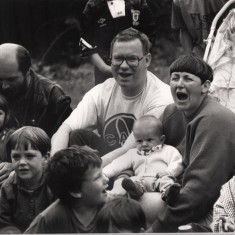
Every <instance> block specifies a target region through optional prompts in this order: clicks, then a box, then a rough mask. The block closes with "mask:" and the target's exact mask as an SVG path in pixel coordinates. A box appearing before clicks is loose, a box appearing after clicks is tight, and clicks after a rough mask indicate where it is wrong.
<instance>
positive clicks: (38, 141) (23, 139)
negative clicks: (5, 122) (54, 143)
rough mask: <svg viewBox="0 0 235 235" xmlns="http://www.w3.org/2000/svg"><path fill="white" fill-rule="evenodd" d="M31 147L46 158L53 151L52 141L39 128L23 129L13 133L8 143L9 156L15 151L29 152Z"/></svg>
mask: <svg viewBox="0 0 235 235" xmlns="http://www.w3.org/2000/svg"><path fill="white" fill-rule="evenodd" d="M29 146H30V147H31V148H32V149H34V150H38V151H39V152H40V153H41V154H42V156H44V155H46V154H47V153H48V152H49V151H50V150H51V140H50V138H49V137H48V135H47V134H46V132H45V131H44V130H42V129H41V128H39V127H33V126H24V127H21V128H20V129H18V130H16V131H15V132H13V133H12V134H11V136H10V138H9V140H8V141H7V144H6V151H7V156H10V155H11V151H12V150H13V149H23V150H28V148H29Z"/></svg>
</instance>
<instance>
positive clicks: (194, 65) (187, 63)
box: [170, 54, 213, 84]
mask: <svg viewBox="0 0 235 235" xmlns="http://www.w3.org/2000/svg"><path fill="white" fill-rule="evenodd" d="M174 72H186V73H191V74H193V75H196V76H197V77H199V78H200V79H201V81H202V84H203V83H204V82H205V81H206V80H209V81H210V82H212V81H213V70H212V68H211V67H210V66H209V65H208V64H207V63H206V62H205V61H204V60H203V59H201V58H200V57H198V56H196V55H192V54H190V55H183V56H180V57H179V58H178V59H176V60H175V61H174V62H173V63H172V64H171V66H170V74H172V73H174Z"/></svg>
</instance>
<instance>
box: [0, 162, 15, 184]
mask: <svg viewBox="0 0 235 235" xmlns="http://www.w3.org/2000/svg"><path fill="white" fill-rule="evenodd" d="M12 171H13V164H12V163H10V162H2V163H0V185H1V184H2V183H3V181H4V180H5V179H6V178H7V177H8V176H9V175H10V173H11V172H12Z"/></svg>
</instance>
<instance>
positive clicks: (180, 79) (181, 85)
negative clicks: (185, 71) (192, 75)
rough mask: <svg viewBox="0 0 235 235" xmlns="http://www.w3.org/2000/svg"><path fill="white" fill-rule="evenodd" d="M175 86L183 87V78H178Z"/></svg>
mask: <svg viewBox="0 0 235 235" xmlns="http://www.w3.org/2000/svg"><path fill="white" fill-rule="evenodd" d="M177 86H178V87H184V80H183V78H179V80H178V83H177Z"/></svg>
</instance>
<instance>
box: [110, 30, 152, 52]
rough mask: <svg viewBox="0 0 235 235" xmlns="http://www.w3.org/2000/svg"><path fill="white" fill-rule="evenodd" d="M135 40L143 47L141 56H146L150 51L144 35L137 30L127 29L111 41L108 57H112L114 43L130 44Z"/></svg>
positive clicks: (149, 44)
mask: <svg viewBox="0 0 235 235" xmlns="http://www.w3.org/2000/svg"><path fill="white" fill-rule="evenodd" d="M135 39H139V40H140V42H141V44H142V47H143V54H144V55H146V54H148V53H149V51H150V47H151V43H150V41H149V39H148V37H147V35H146V34H144V33H142V32H140V31H139V30H137V29H134V28H128V29H125V30H123V31H121V32H120V33H118V34H117V35H116V36H115V37H114V38H113V40H112V42H111V47H110V55H112V52H113V45H114V43H115V42H130V41H133V40H135Z"/></svg>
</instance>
